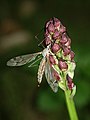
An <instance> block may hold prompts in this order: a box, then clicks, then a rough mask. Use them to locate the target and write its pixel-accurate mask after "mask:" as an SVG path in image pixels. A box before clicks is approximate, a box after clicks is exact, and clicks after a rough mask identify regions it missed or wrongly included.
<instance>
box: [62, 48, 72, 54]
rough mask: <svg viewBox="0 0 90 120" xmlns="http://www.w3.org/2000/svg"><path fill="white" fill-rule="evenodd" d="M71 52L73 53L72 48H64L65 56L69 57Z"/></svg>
mask: <svg viewBox="0 0 90 120" xmlns="http://www.w3.org/2000/svg"><path fill="white" fill-rule="evenodd" d="M70 51H71V50H70V48H67V47H64V48H63V53H64V56H66V55H69V53H70Z"/></svg>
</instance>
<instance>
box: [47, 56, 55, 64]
mask: <svg viewBox="0 0 90 120" xmlns="http://www.w3.org/2000/svg"><path fill="white" fill-rule="evenodd" d="M49 60H50V63H51V64H52V65H54V64H56V61H55V59H54V57H53V56H52V55H50V56H49Z"/></svg>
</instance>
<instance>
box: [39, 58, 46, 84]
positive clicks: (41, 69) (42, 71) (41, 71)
mask: <svg viewBox="0 0 90 120" xmlns="http://www.w3.org/2000/svg"><path fill="white" fill-rule="evenodd" d="M45 63H46V59H45V58H43V59H42V60H41V62H40V65H39V68H38V82H39V84H40V83H41V81H42V77H43V74H44V71H45Z"/></svg>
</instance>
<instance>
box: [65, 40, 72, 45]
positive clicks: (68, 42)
mask: <svg viewBox="0 0 90 120" xmlns="http://www.w3.org/2000/svg"><path fill="white" fill-rule="evenodd" d="M70 44H71V39H70V38H69V39H68V41H67V42H66V43H65V46H67V47H69V46H70Z"/></svg>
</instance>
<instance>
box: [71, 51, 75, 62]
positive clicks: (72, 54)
mask: <svg viewBox="0 0 90 120" xmlns="http://www.w3.org/2000/svg"><path fill="white" fill-rule="evenodd" d="M74 56H75V53H74V52H73V51H71V52H70V58H71V60H73V58H74Z"/></svg>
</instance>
